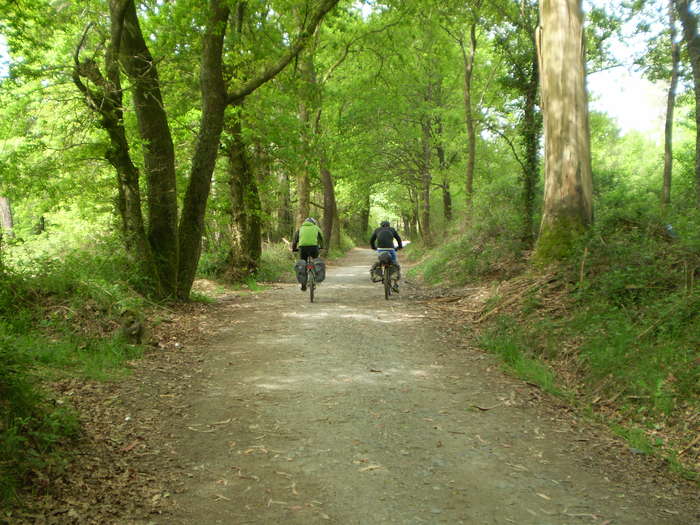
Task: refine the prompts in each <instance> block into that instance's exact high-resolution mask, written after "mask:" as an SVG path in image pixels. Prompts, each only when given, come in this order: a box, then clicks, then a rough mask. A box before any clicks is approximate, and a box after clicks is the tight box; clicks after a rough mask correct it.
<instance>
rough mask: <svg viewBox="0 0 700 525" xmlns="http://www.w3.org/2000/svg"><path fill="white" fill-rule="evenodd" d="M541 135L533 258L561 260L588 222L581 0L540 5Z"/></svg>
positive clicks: (545, 0) (545, 1)
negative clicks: (540, 192)
mask: <svg viewBox="0 0 700 525" xmlns="http://www.w3.org/2000/svg"><path fill="white" fill-rule="evenodd" d="M538 56H539V64H540V75H541V84H542V111H543V116H544V136H545V159H544V169H545V182H544V205H543V215H542V223H541V225H540V235H539V238H538V240H537V245H536V249H535V259H536V260H537V261H539V262H542V263H547V262H552V261H555V260H558V259H561V258H564V257H566V256H567V255H569V254H570V253H571V250H572V248H573V246H574V244H575V243H576V242H577V240H578V239H579V238H580V236H581V235H582V234H583V233H584V232H585V231H586V229H587V228H588V227H589V226H590V225H591V223H592V221H593V206H592V194H593V183H592V175H591V160H590V133H589V128H588V101H587V96H586V86H585V78H586V76H585V68H584V33H583V12H582V10H581V2H580V0H542V2H541V3H540V27H539V28H538Z"/></svg>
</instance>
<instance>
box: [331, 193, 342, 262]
mask: <svg viewBox="0 0 700 525" xmlns="http://www.w3.org/2000/svg"><path fill="white" fill-rule="evenodd" d="M333 210H334V214H333V229H332V231H331V243H330V246H331V248H333V249H336V250H339V249H340V248H341V247H342V246H341V245H342V243H341V240H340V215H339V214H338V203H337V202H336V203H335V205H334V206H333Z"/></svg>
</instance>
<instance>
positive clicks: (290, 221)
mask: <svg viewBox="0 0 700 525" xmlns="http://www.w3.org/2000/svg"><path fill="white" fill-rule="evenodd" d="M290 190H291V185H290V183H289V173H287V172H286V171H284V172H282V173H281V174H280V177H279V193H278V195H279V200H278V208H277V231H278V234H279V236H280V237H281V238H283V239H287V240H289V241H291V240H292V235H294V215H293V214H292V199H291V196H290Z"/></svg>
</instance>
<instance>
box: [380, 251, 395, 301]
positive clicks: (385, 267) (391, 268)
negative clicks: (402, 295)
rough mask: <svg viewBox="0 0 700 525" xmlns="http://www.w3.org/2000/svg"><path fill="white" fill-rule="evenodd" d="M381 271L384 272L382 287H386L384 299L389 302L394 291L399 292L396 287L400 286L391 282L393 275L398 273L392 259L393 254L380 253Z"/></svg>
mask: <svg viewBox="0 0 700 525" xmlns="http://www.w3.org/2000/svg"><path fill="white" fill-rule="evenodd" d="M379 269H380V270H381V272H382V285H383V286H384V299H386V300H387V301H388V300H389V297H390V296H391V292H392V291H397V290H396V288H394V287H395V286H398V285H396V284H394V285H392V283H391V280H392V276H393V273H394V272H395V271H397V268H396V265H395V264H394V261H393V260H392V258H391V254H389V252H380V253H379Z"/></svg>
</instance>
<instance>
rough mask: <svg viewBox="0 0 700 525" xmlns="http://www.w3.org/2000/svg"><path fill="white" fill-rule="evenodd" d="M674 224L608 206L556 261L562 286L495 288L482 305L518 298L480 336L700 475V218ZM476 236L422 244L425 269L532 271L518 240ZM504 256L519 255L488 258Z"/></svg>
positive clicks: (555, 389)
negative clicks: (427, 247)
mask: <svg viewBox="0 0 700 525" xmlns="http://www.w3.org/2000/svg"><path fill="white" fill-rule="evenodd" d="M698 222H700V221H698ZM674 224H677V226H675V228H674V229H675V231H674V235H669V234H668V230H667V229H666V227H665V225H664V223H663V222H661V221H660V220H659V219H658V218H657V217H653V216H649V215H643V214H640V212H639V210H636V209H634V210H632V212H630V213H623V212H622V211H620V210H615V212H614V213H611V215H610V216H602V217H600V218H599V222H598V225H597V226H596V227H595V228H594V230H593V231H591V233H590V236H589V237H588V239H587V240H586V242H585V243H583V244H582V245H581V247H580V249H579V250H578V251H577V252H576V253H574V254H573V255H572V256H571V258H570V260H568V261H565V262H564V263H563V264H562V265H561V266H559V267H557V268H548V269H547V271H548V272H550V273H551V275H552V277H551V278H552V279H553V280H554V281H556V283H557V287H556V288H557V291H556V292H553V291H547V290H549V289H547V290H545V291H544V292H536V291H533V292H532V293H527V294H524V295H523V296H522V297H516V299H517V300H516V301H515V302H513V303H512V304H508V303H506V301H508V300H509V299H510V298H509V297H506V296H496V297H493V298H492V299H491V301H490V302H489V303H487V304H486V305H485V306H484V307H483V308H484V310H482V311H489V310H491V309H492V308H495V307H497V306H499V305H501V304H504V303H505V304H508V307H507V308H504V309H503V311H501V312H499V314H498V315H495V316H493V317H491V318H490V319H488V320H487V321H485V322H483V323H482V324H481V325H480V326H479V328H478V332H477V333H478V335H477V339H476V340H477V343H478V344H479V346H481V347H482V348H484V349H485V350H487V351H489V352H492V353H494V354H496V355H498V356H499V357H500V358H501V360H502V362H503V364H504V367H505V368H507V369H508V370H510V371H511V372H512V373H513V374H514V375H516V376H518V377H520V378H522V379H523V380H525V381H528V382H531V383H535V384H538V385H539V386H540V387H541V388H542V389H543V390H545V391H547V392H551V393H553V394H556V395H560V396H564V397H565V398H567V399H569V400H570V401H571V402H572V403H574V404H576V405H577V406H578V407H579V408H580V409H581V410H582V411H583V412H586V411H590V413H591V414H593V415H594V417H596V418H597V419H599V420H601V421H605V422H607V423H608V424H609V425H610V426H611V428H612V429H613V430H614V431H615V432H616V433H617V434H619V435H620V436H623V437H624V438H625V439H627V440H628V442H629V446H630V448H631V449H634V451H635V452H636V453H640V454H657V455H659V456H661V457H663V458H665V459H666V460H667V461H668V464H669V466H670V468H671V469H672V470H676V471H678V472H680V473H681V474H682V475H684V476H685V477H687V478H689V479H696V480H697V479H699V478H698V472H700V443H699V442H698V441H697V439H696V438H697V436H698V435H699V433H700V287H698V286H697V280H698V279H697V277H698V274H699V273H700V234H699V233H698V231H697V228H696V227H695V226H693V225H694V224H696V222H694V221H690V220H678V221H674ZM476 237H477V235H476V234H475V233H471V234H469V235H463V237H462V238H457V239H453V240H451V241H449V242H447V243H445V245H444V246H443V247H441V248H440V249H439V250H434V251H433V252H425V253H421V254H420V255H418V256H417V258H419V259H420V262H419V263H418V264H417V265H416V266H415V267H414V269H413V273H414V275H415V277H422V278H423V279H424V280H425V282H427V283H429V284H438V283H439V284H441V285H445V284H448V285H450V286H462V285H464V284H465V283H469V282H472V283H481V284H483V283H492V282H494V280H498V281H499V282H500V283H501V284H504V283H508V282H509V279H511V278H513V277H518V278H522V277H523V276H524V275H526V274H524V273H523V269H525V268H527V266H526V265H525V264H522V262H518V261H517V253H516V252H517V250H516V244H515V243H505V244H504V245H502V246H500V247H498V248H496V247H494V248H487V247H484V249H481V250H478V251H474V250H473V249H472V247H473V246H474V244H475V243H474V239H475V238H476ZM488 244H489V243H487V245H488ZM419 251H420V250H416V254H418V252H419ZM501 256H502V257H505V258H506V260H510V261H515V265H514V267H513V268H512V269H508V268H503V267H502V265H503V262H502V261H500V260H499V262H498V264H497V265H496V267H495V268H494V267H493V266H491V267H489V266H490V264H491V262H492V261H494V258H499V257H501ZM459 257H462V258H474V259H475V260H474V261H471V262H466V261H458V262H456V261H455V259H458V258H459ZM499 265H500V266H499ZM455 273H459V275H455ZM504 288H506V289H507V286H504ZM471 331H472V330H470V332H471Z"/></svg>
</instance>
